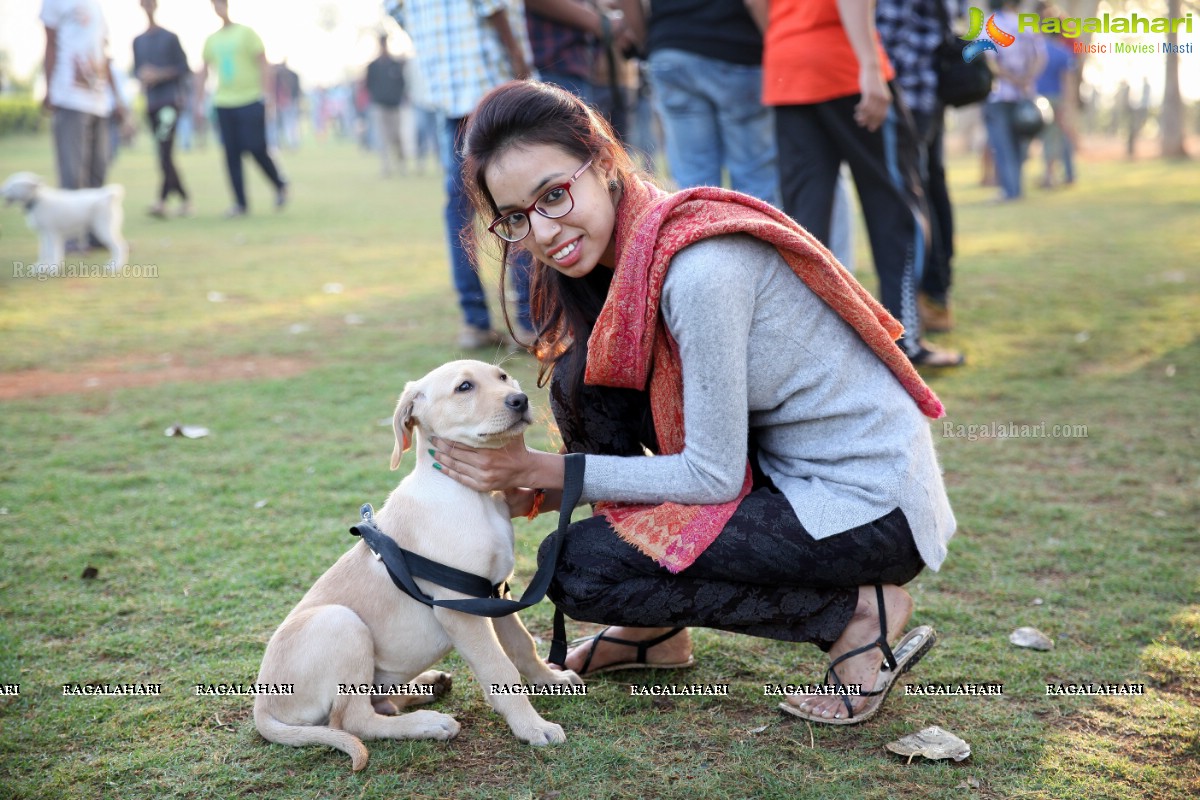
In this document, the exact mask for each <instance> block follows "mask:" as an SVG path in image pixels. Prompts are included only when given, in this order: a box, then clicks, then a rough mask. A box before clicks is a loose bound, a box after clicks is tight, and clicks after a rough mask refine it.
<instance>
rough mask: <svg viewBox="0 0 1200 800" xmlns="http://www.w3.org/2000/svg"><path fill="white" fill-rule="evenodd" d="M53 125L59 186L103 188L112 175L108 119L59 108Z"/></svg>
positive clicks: (55, 113)
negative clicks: (109, 158)
mask: <svg viewBox="0 0 1200 800" xmlns="http://www.w3.org/2000/svg"><path fill="white" fill-rule="evenodd" d="M51 124H52V127H53V131H54V152H55V156H56V157H57V161H58V185H59V186H61V187H62V188H64V189H95V188H98V187H100V186H103V185H104V178H105V176H106V175H107V173H108V118H107V117H98V116H96V115H95V114H88V113H87V112H84V111H75V110H74V109H70V108H56V109H54V118H53V121H52V123H51Z"/></svg>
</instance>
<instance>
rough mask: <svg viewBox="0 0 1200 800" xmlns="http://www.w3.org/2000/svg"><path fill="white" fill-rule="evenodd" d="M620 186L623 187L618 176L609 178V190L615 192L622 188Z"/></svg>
mask: <svg viewBox="0 0 1200 800" xmlns="http://www.w3.org/2000/svg"><path fill="white" fill-rule="evenodd" d="M620 188H621V182H620V181H618V180H617V179H616V178H609V179H608V190H609V191H610V192H615V191H616V190H617V189H620Z"/></svg>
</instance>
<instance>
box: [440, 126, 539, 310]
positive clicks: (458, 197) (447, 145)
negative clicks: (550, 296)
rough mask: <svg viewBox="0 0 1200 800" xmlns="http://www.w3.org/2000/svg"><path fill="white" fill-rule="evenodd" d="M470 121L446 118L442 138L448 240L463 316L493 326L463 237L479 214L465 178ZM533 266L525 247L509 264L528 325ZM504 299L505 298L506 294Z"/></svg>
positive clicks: (455, 284) (452, 275)
mask: <svg viewBox="0 0 1200 800" xmlns="http://www.w3.org/2000/svg"><path fill="white" fill-rule="evenodd" d="M466 121H467V120H466V118H465V117H459V118H457V119H446V121H445V123H444V126H443V130H442V136H441V137H440V141H439V145H440V150H441V155H442V169H443V171H444V172H445V187H446V210H445V219H446V243H447V244H448V245H449V247H450V276H451V278H452V279H453V281H454V289H455V291H456V292H458V304H459V306H460V307H461V308H462V312H463V320H464V321H465V322H466V324H467V325H469V326H471V327H472V328H479V329H481V330H489V329H490V328H491V327H492V323H491V317H490V315H489V314H488V306H487V294H486V293H485V292H484V290H483V284H482V283H480V281H479V273H478V272H476V271H475V266H474V265H473V264H472V263H471V257H470V256H469V255H467V250H466V248H465V247H464V246H463V243H462V239H461V238H460V237H461V235H462V233H463V231H465V230H467V229H468V228H470V226H471V223H472V220H473V219H474V214H475V211H474V209H473V208H472V207H471V198H470V197H468V196H467V191H466V186H465V185H464V184H463V178H462V161H463V159H462V150H461V146H462V141H461V134H462V132H463V130H464V129H465V128H466ZM488 235H489V236H490V235H491V234H488ZM532 266H533V262H532V259H531V258H530V257H529V255H528V253H526V252H525V251H521V253H520V254H519V255H514V257H513V258H512V259H511V260H510V262H509V265H508V272H509V274H510V275H512V282H513V288H515V289H516V290H517V319H518V320H519V321H520V323H521V324H522V325H524V326H525V327H526V328H531V327H533V326H532V325H531V323H530V317H529V275H530V272H532ZM500 300H501V302H503V301H504V297H503V295H501V298H500Z"/></svg>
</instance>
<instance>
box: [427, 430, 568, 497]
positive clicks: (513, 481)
mask: <svg viewBox="0 0 1200 800" xmlns="http://www.w3.org/2000/svg"><path fill="white" fill-rule="evenodd" d="M429 443H430V444H431V445H432V448H431V451H430V454H431V455H432V456H433V460H434V468H435V469H438V470H440V471H441V472H443V473H445V474H446V475H449V476H450V477H451V478H453V479H454V480H456V481H458V482H459V483H461V484H462V485H463V486H466V487H468V488H470V489H474V490H475V491H477V492H490V491H495V490H506V489H517V488H520V487H538V488H543V489H548V488H556V489H557V488H562V482H563V478H562V475H563V467H562V457H561V456H557V455H554V454H553V453H543V452H541V451H540V450H531V449H530V448H528V447H526V446H525V438H524V437H523V436H518V437H516V438H515V439H513V440H512V441H510V442H508V443H507V444H505V445H504V446H503V447H499V448H477V447H470V446H469V445H465V444H460V443H458V442H447V441H445V440H442V439H438V438H432V439H430V442H429ZM514 499H516V498H514ZM510 505H512V504H511V503H510ZM527 510H528V509H527Z"/></svg>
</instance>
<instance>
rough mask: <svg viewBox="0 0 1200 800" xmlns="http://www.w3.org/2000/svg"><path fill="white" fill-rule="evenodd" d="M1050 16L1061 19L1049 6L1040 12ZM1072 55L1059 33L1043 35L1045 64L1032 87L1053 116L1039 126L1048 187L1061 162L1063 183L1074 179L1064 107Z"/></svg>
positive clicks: (1053, 183) (1071, 132) (1070, 134)
mask: <svg viewBox="0 0 1200 800" xmlns="http://www.w3.org/2000/svg"><path fill="white" fill-rule="evenodd" d="M1048 16H1050V17H1054V18H1056V19H1061V18H1062V14H1061V12H1059V11H1058V10H1057V9H1055V8H1053V7H1049V6H1048V7H1046V8H1044V9H1043V11H1042V18H1043V19H1045V18H1046V17H1048ZM1075 64H1076V58H1075V52H1074V49H1073V47H1072V45H1071V42H1070V41H1069V40H1068V39H1066V38H1064V37H1063V36H1062V35H1060V34H1049V35H1047V36H1046V66H1045V67H1043V68H1042V72H1041V74H1040V75H1038V79H1037V84H1036V86H1035V90H1036V91H1037V93H1038V94H1039V95H1041V96H1042V97H1045V98H1046V100H1047V101H1049V103H1050V109H1051V110H1052V111H1053V119H1051V120H1050V122H1049V123H1048V124H1047V125H1046V127H1045V128H1043V129H1042V162H1043V163H1044V164H1045V167H1046V171H1045V173H1044V174H1043V175H1042V183H1041V186H1042V188H1043V189H1050V188H1053V187H1054V186H1056V185H1057V184H1058V183H1059V181H1058V179H1057V177H1056V176H1055V174H1054V173H1055V167H1056V165H1057V164H1059V163H1060V162H1061V163H1062V170H1063V178H1062V183H1063V184H1064V185H1067V186H1069V185H1071V184H1073V183H1074V182H1075V144H1074V141H1073V140H1074V136H1075V132H1074V130H1072V128H1071V123H1070V120H1069V119H1068V114H1070V111H1069V110H1068V109H1067V105H1068V102H1069V101H1068V100H1067V96H1066V89H1067V84H1066V78H1067V76H1068V75H1070V73H1071V71H1072V70H1074V69H1075Z"/></svg>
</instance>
